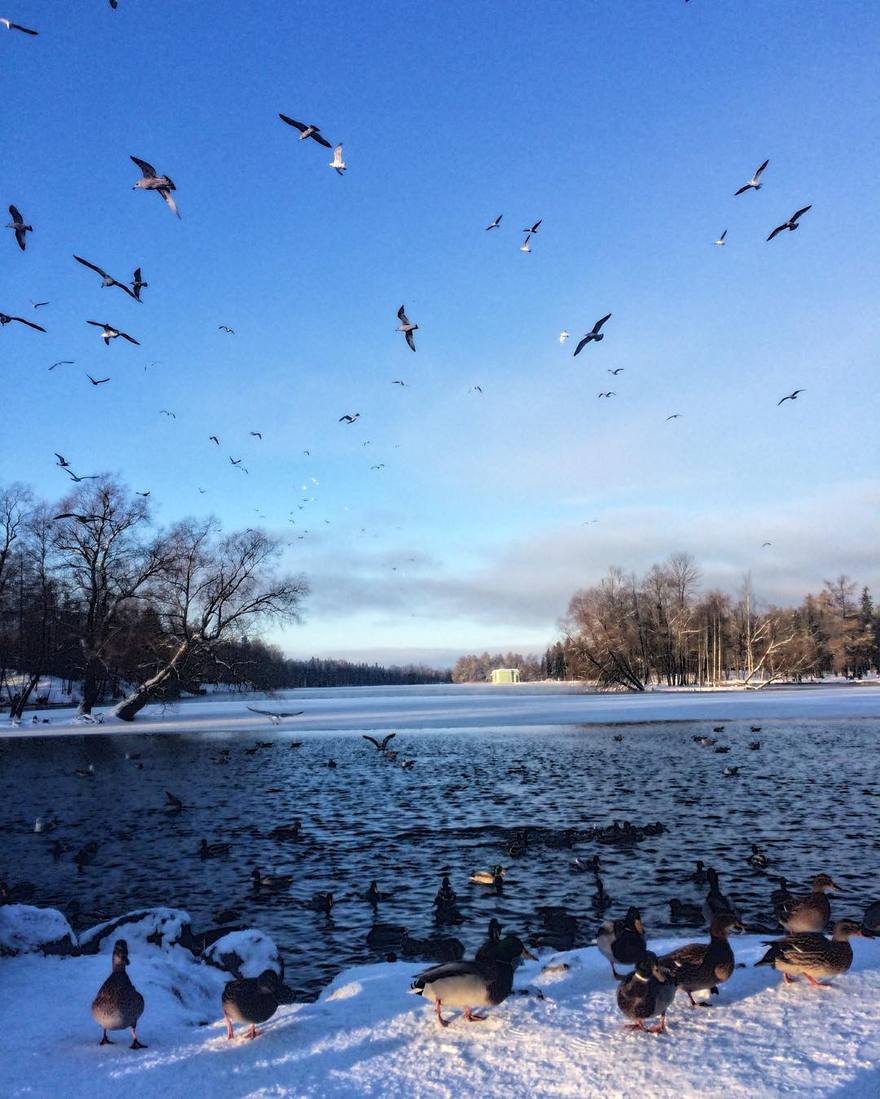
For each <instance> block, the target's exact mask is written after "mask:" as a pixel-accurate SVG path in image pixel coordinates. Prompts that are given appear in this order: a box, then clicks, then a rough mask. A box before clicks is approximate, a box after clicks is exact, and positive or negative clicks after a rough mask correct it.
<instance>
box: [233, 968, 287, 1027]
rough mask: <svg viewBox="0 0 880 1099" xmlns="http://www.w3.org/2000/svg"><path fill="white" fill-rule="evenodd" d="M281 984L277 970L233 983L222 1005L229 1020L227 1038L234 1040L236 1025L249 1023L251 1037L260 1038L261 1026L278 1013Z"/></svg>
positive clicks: (265, 971) (267, 971)
mask: <svg viewBox="0 0 880 1099" xmlns="http://www.w3.org/2000/svg"><path fill="white" fill-rule="evenodd" d="M279 988H280V981H279V978H278V974H277V973H276V972H275V970H274V969H266V970H264V971H263V972H262V973H261V974H260V975H259V977H244V978H242V979H241V980H239V981H229V982H228V983H227V984H226V986H225V987H224V989H223V995H222V997H221V1001H220V1002H221V1003H222V1005H223V1016H224V1018H225V1019H226V1037H227V1038H234V1037H235V1030H234V1029H233V1026H232V1024H233V1023H249V1024H250V1028H251V1029H250V1030H249V1031H248V1035H247V1036H248V1038H256V1036H257V1023H265V1022H266V1020H267V1019H271V1018H272V1016H273V1015H274V1014H275V1012H276V1011H277V1010H278V993H279Z"/></svg>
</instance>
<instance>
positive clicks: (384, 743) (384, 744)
mask: <svg viewBox="0 0 880 1099" xmlns="http://www.w3.org/2000/svg"><path fill="white" fill-rule="evenodd" d="M396 736H397V733H389V734H388V736H386V737H385V738H384V739H383V740H382V744H381V748H382V751H383V752H384V751H385V749H386V748H387V747H388V745H389V744H390V743H391V741H392V740H393V739H394V738H395V737H396Z"/></svg>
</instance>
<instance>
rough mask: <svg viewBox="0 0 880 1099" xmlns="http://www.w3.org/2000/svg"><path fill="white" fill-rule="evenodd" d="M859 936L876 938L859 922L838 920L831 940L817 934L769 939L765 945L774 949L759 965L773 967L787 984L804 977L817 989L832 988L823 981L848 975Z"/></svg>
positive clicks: (807, 933) (806, 933)
mask: <svg viewBox="0 0 880 1099" xmlns="http://www.w3.org/2000/svg"><path fill="white" fill-rule="evenodd" d="M856 936H862V937H864V938H873V936H872V935H871V934H870V933H866V932H865V931H864V930H863V928H862V925H861V924H860V923H858V922H857V921H856V920H838V921H837V923H836V924H835V925H834V930H833V931H832V932H831V938H830V939H826V938H825V936H824V935H820V934H818V933H816V932H804V933H803V934H800V935H788V936H787V937H786V938H784V939H776V940H773V941H767V940H765V946H769V947H770V949H769V950H768V951H767V953H766V954H765V955H764V957H763V958H762V959H761V960H760V961H759V962H755V965H772V966H773V968H774V969H778V970H779V972H780V973H781V974H782V976H783V979H784V980H785V983H786V984H791V982H792V981H793V980H794V979H795V978H796V977H801V976H803V977H806V978H807V980H808V981H809V982H810V984H811V985H813V987H814V988H830V987H831V985H830V984H829V983H828V981H827V980H826V981H823V980H822V978H823V977H825V978H831V977H839V976H841V974H843V973H846V971H847V970H848V969H849V967H850V966H851V965H852V961H853V949H852V946H851V944H850V941H849V940H850V939H852V938H854V937H856Z"/></svg>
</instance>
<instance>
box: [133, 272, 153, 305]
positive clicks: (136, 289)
mask: <svg viewBox="0 0 880 1099" xmlns="http://www.w3.org/2000/svg"><path fill="white" fill-rule="evenodd" d="M149 285H150V284H149V283H148V282H144V280H143V279H142V278H141V269H140V267H138V268H136V269H135V272H134V275H133V277H132V280H131V292H132V296H133V297H134V298H135V299H136V300H137V301H140V300H141V290H144V289H146V287H148V286H149Z"/></svg>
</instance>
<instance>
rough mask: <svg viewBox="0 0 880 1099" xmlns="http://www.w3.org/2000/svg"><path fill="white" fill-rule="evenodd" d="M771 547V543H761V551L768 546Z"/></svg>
mask: <svg viewBox="0 0 880 1099" xmlns="http://www.w3.org/2000/svg"><path fill="white" fill-rule="evenodd" d="M772 545H773V543H772V542H762V543H761V549H766V548H767V547H768V546H772Z"/></svg>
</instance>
